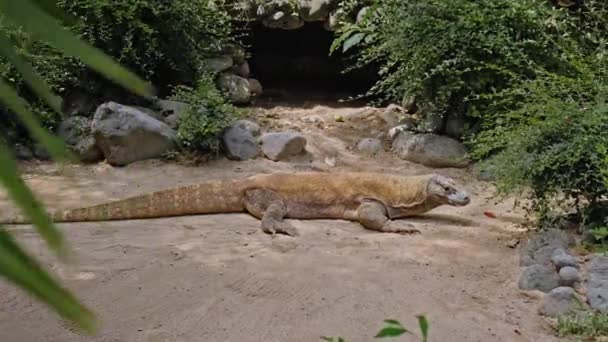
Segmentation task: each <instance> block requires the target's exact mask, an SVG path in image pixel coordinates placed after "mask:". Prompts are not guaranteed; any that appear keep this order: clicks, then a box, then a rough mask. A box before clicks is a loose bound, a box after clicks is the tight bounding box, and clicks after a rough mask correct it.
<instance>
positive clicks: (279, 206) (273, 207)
mask: <svg viewBox="0 0 608 342" xmlns="http://www.w3.org/2000/svg"><path fill="white" fill-rule="evenodd" d="M245 208H246V209H247V211H248V212H249V213H250V214H251V215H253V216H255V217H257V218H259V219H261V220H262V230H263V231H264V232H265V233H267V234H272V235H273V236H274V235H275V234H277V233H278V234H285V235H289V236H298V231H297V229H296V228H295V227H294V226H292V225H291V224H290V223H289V222H286V221H285V220H284V218H285V216H286V215H287V206H286V205H285V202H283V200H282V199H281V197H280V196H279V195H278V194H277V193H275V192H273V191H269V190H261V189H255V190H248V191H247V192H246V194H245Z"/></svg>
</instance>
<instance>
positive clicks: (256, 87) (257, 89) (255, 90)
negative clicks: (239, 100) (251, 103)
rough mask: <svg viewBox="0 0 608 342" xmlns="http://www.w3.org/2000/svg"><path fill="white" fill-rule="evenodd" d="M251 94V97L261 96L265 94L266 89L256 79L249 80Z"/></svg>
mask: <svg viewBox="0 0 608 342" xmlns="http://www.w3.org/2000/svg"><path fill="white" fill-rule="evenodd" d="M249 92H250V93H251V96H260V95H262V93H263V92H264V88H263V87H262V83H260V81H258V80H256V79H255V78H250V79H249Z"/></svg>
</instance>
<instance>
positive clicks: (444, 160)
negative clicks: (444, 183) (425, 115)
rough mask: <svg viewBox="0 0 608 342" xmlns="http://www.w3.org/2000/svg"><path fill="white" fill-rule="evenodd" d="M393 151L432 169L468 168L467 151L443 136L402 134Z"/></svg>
mask: <svg viewBox="0 0 608 342" xmlns="http://www.w3.org/2000/svg"><path fill="white" fill-rule="evenodd" d="M393 151H394V152H395V153H396V154H397V155H398V156H399V157H400V158H401V159H405V160H408V161H411V162H414V163H419V164H423V165H426V166H430V167H460V168H462V167H466V166H467V165H468V163H469V162H468V160H467V158H466V155H467V152H468V151H467V149H466V147H464V145H463V144H461V143H460V142H458V141H457V140H454V139H452V138H448V137H445V136H441V135H435V134H424V133H422V134H417V133H406V132H402V133H401V134H399V135H397V138H396V139H395V140H394V141H393Z"/></svg>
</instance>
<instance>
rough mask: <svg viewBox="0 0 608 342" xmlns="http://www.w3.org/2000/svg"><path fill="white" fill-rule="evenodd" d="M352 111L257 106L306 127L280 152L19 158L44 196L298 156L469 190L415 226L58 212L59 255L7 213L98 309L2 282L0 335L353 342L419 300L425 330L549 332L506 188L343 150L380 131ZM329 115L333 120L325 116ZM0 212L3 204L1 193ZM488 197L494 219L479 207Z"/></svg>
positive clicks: (208, 174)
mask: <svg viewBox="0 0 608 342" xmlns="http://www.w3.org/2000/svg"><path fill="white" fill-rule="evenodd" d="M361 111H362V109H354V108H348V107H340V108H338V107H337V106H334V107H330V106H312V105H302V104H300V105H299V108H290V107H287V106H279V107H274V108H272V109H266V110H260V111H259V112H258V113H257V115H258V117H259V118H260V120H261V122H263V123H266V124H267V125H270V126H272V127H274V128H277V129H278V128H281V129H285V128H293V129H297V130H300V131H302V132H303V133H304V134H306V135H307V137H308V138H309V145H308V151H309V153H308V154H307V155H304V156H299V157H296V158H293V159H292V160H289V161H286V162H279V163H275V162H271V161H268V160H264V159H261V158H260V159H257V160H254V161H246V162H233V161H228V160H224V159H222V160H217V161H213V162H209V163H207V164H205V165H204V166H184V165H177V164H175V163H165V162H160V161H147V162H140V163H135V164H132V165H130V166H128V167H124V168H112V167H110V166H108V165H105V164H98V165H91V166H78V167H68V168H67V169H66V170H58V169H57V167H56V166H54V165H51V164H36V165H31V164H30V165H23V168H24V170H25V177H26V178H27V181H28V183H29V184H31V186H32V187H33V188H34V189H35V191H36V193H37V194H38V195H40V196H41V198H43V199H44V200H46V201H47V203H48V204H49V206H50V207H53V208H57V207H74V206H81V205H87V204H93V203H99V202H103V201H107V200H111V199H118V198H122V197H124V196H128V195H134V194H137V193H142V192H146V191H152V190H159V189H163V188H167V187H172V186H178V185H186V184H191V183H196V182H201V181H205V180H209V179H218V178H237V177H245V176H248V175H251V174H254V173H259V172H276V171H304V170H317V171H319V172H337V171H341V170H373V171H380V172H386V173H397V174H420V173H428V172H433V171H434V172H437V173H441V174H445V175H449V176H452V177H455V178H456V179H458V180H459V181H460V182H461V183H462V184H465V187H466V188H467V189H468V190H470V191H471V192H472V193H473V194H474V200H473V202H472V203H471V204H470V205H469V206H467V207H464V208H452V207H441V208H438V209H436V210H434V211H432V212H431V213H429V214H427V215H425V216H423V217H420V218H416V219H412V220H411V221H412V223H414V224H415V225H416V226H417V228H419V229H420V230H421V231H422V234H421V235H409V236H402V235H394V234H382V233H376V232H372V231H367V230H365V229H363V228H362V227H361V226H359V225H358V224H356V223H351V222H345V221H336V220H333V221H330V220H312V221H292V222H293V224H294V225H295V226H296V227H297V228H298V229H299V231H300V234H301V236H300V237H297V238H291V237H287V236H278V237H276V238H274V239H273V238H271V237H270V236H268V235H266V234H264V233H262V232H261V230H260V228H259V222H258V221H257V220H256V219H254V218H252V217H250V216H248V215H246V214H223V215H209V216H192V217H180V218H167V219H155V220H141V221H123V222H103V223H86V224H85V223H73V224H61V227H62V229H63V231H64V232H65V235H66V236H67V238H68V240H69V242H70V244H71V246H72V248H73V249H74V250H75V252H76V254H77V256H78V262H77V263H76V264H74V265H70V266H66V265H64V264H59V263H57V261H56V259H55V258H53V257H51V256H50V255H49V253H48V252H47V249H46V247H45V246H44V245H43V244H42V243H41V241H40V240H39V238H38V237H37V235H36V234H35V233H34V232H33V231H32V230H31V227H29V226H23V227H19V228H18V227H15V228H14V232H15V234H16V236H17V237H18V239H19V241H21V242H22V243H23V244H25V245H26V246H27V248H28V249H29V250H30V251H31V252H32V253H33V254H34V255H36V256H37V257H39V258H41V259H42V260H44V263H45V265H46V266H48V267H49V268H50V269H51V270H53V271H54V272H55V273H56V274H57V275H58V276H59V277H60V278H61V279H62V280H63V281H64V283H65V284H66V286H68V287H69V288H70V289H72V290H73V291H75V293H76V294H77V295H78V296H79V298H81V299H82V300H83V301H84V302H85V303H86V304H87V305H88V306H89V307H90V308H92V309H93V310H94V311H95V313H97V314H98V316H99V319H100V321H101V329H100V331H99V334H98V335H97V336H96V337H93V338H91V337H85V336H82V335H80V334H78V333H77V332H75V331H74V330H73V329H71V328H70V327H69V326H68V325H66V324H64V323H62V322H61V321H60V320H59V319H58V318H57V317H56V316H55V315H54V314H53V313H52V312H50V311H49V310H48V309H47V308H46V307H44V306H43V305H41V304H39V303H37V302H35V301H32V300H31V299H30V298H29V297H28V296H26V295H24V293H22V292H21V291H20V290H17V289H15V288H14V287H12V286H10V285H9V284H7V283H5V282H3V281H0V341H6V342H13V341H15V342H17V341H19V342H26V341H62V342H64V341H66V342H67V341H104V342H106V341H107V342H118V341H129V342H130V341H146V342H161V341H167V342H168V341H171V342H182V341H183V342H185V341H226V342H229V341H239V342H242V341H319V340H320V338H319V337H320V336H321V335H326V336H343V337H344V338H346V340H347V341H349V342H357V341H371V340H373V335H374V334H375V333H376V332H377V331H378V330H379V329H380V328H381V326H382V320H383V319H386V318H395V319H399V320H401V321H402V322H403V323H404V324H405V325H406V326H408V327H412V328H413V329H417V328H416V319H415V315H419V314H425V315H427V317H428V319H429V320H430V325H431V327H430V340H431V341H484V342H485V341H554V340H556V339H555V338H554V337H552V334H551V331H550V329H549V327H548V325H547V323H545V322H544V320H543V319H542V318H540V317H539V316H538V315H537V313H536V310H537V307H538V300H537V299H535V298H533V297H531V296H528V295H526V294H524V293H522V292H520V291H519V290H518V289H517V283H516V281H517V278H518V275H519V267H518V257H517V249H512V248H509V247H508V246H507V244H508V242H509V241H510V240H512V239H513V238H514V237H519V236H521V234H522V230H521V229H520V228H518V227H517V225H516V224H514V223H513V221H516V219H517V218H521V216H522V215H521V213H520V212H517V211H513V201H512V200H507V201H504V202H501V203H495V202H494V200H493V199H492V195H493V192H492V188H491V187H490V186H489V185H488V184H484V183H480V182H477V181H476V180H475V179H474V178H473V177H472V176H471V173H470V171H468V170H456V169H440V170H431V169H428V168H425V167H423V166H420V165H416V164H412V163H408V162H404V161H402V160H399V159H398V158H396V157H394V156H392V155H391V154H390V153H389V152H384V153H382V154H381V155H378V156H376V157H366V156H362V155H359V154H357V153H356V152H353V151H352V145H353V144H354V143H355V142H356V141H357V139H359V138H361V137H368V136H374V135H375V134H376V133H377V132H379V130H380V129H379V128H374V127H376V126H375V125H376V124H377V123H374V122H372V121H365V120H363V122H351V121H350V120H348V118H349V117H352V116H353V114H356V113H361ZM335 115H339V116H345V117H347V120H346V121H345V122H343V123H337V122H335V120H334V116H335ZM355 116H356V115H355ZM359 121H360V120H359ZM370 127H372V128H370ZM334 160H335V164H336V165H335V166H334V167H332V166H331V165H333V163H334ZM0 210H1V211H2V212H5V213H6V212H9V211H11V210H12V209H11V208H10V205H9V204H8V201H7V200H6V197H5V196H3V195H0ZM486 210H490V211H492V212H495V213H498V214H500V215H501V216H500V217H503V219H492V218H489V217H486V216H484V215H483V212H484V211H486ZM508 217H510V219H506V218H508ZM401 340H403V341H417V339H416V338H414V337H411V336H406V337H404V338H402V339H401Z"/></svg>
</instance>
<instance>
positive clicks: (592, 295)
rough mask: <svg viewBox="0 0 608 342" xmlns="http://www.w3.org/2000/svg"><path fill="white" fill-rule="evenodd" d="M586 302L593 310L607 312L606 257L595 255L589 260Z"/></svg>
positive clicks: (607, 281) (607, 277) (607, 270)
mask: <svg viewBox="0 0 608 342" xmlns="http://www.w3.org/2000/svg"><path fill="white" fill-rule="evenodd" d="M587 301H588V302H589V305H590V306H591V307H592V308H593V309H595V310H598V311H600V312H608V256H601V255H596V256H595V257H593V260H591V267H590V269H589V279H588V281H587Z"/></svg>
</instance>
